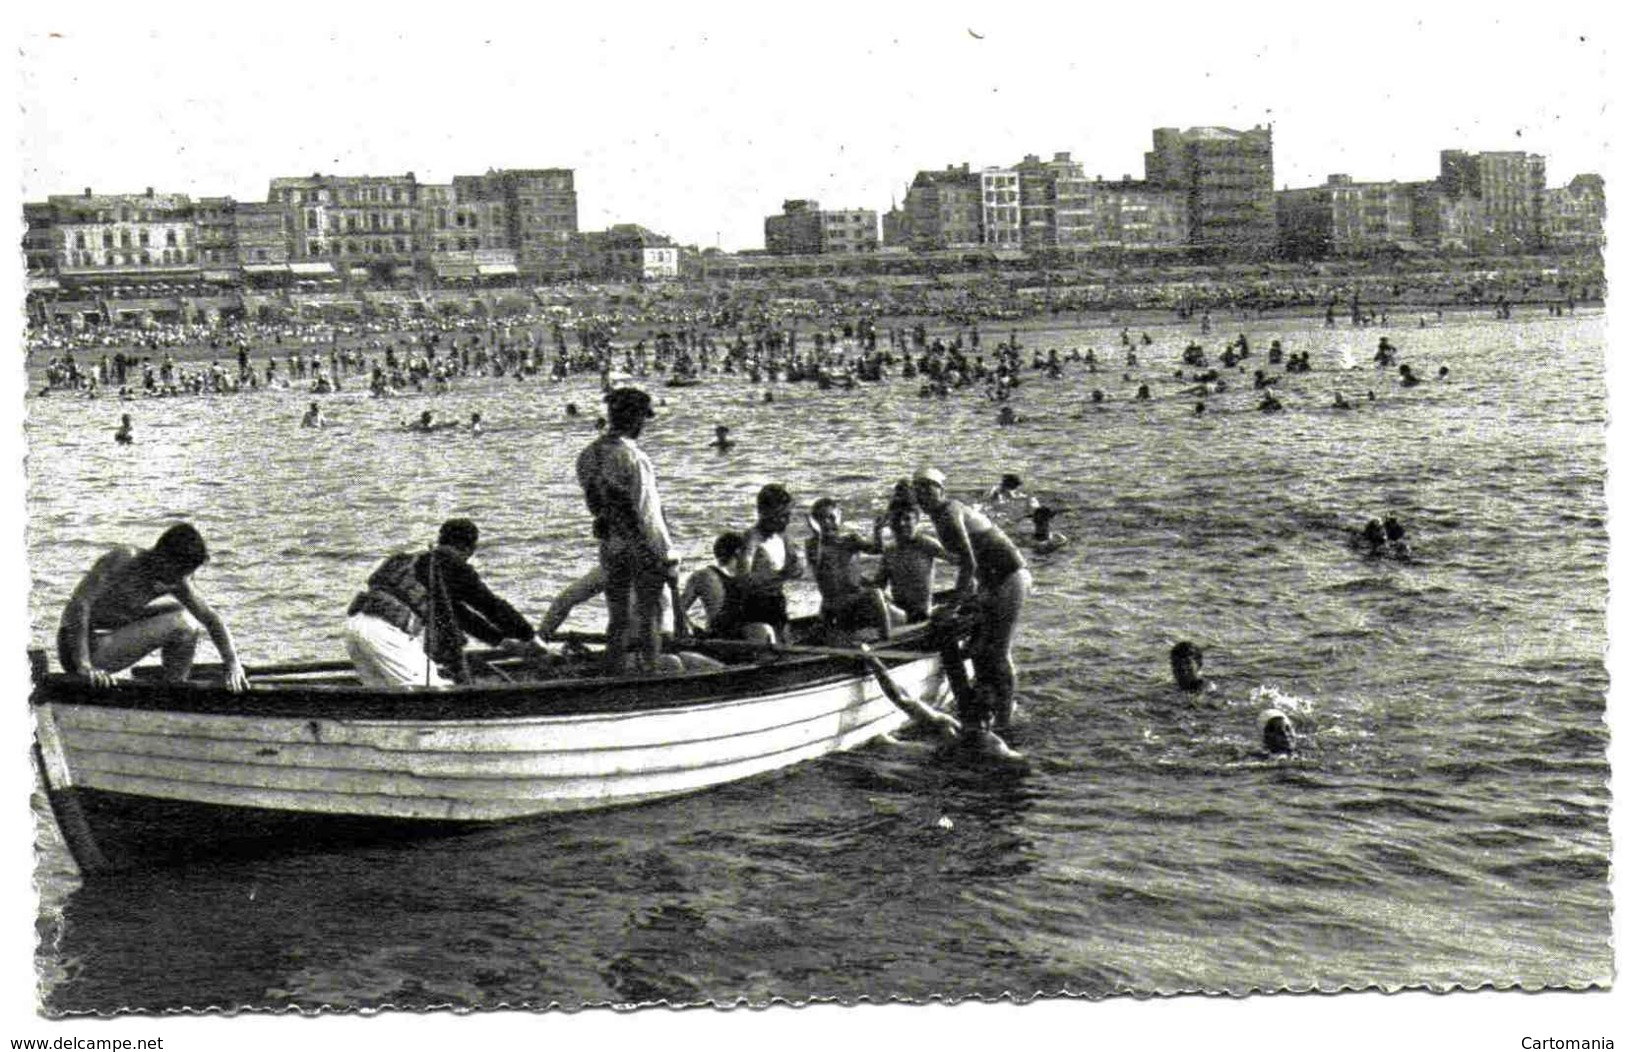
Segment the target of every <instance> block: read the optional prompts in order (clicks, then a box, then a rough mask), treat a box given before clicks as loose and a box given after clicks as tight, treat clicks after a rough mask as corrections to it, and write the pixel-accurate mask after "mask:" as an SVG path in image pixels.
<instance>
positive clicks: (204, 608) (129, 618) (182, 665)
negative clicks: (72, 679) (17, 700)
mask: <svg viewBox="0 0 1625 1052" xmlns="http://www.w3.org/2000/svg"><path fill="white" fill-rule="evenodd" d="M208 561H209V552H208V549H207V548H206V547H205V546H204V544H203V536H202V534H200V533H198V531H197V528H196V527H194V526H193V525H191V524H190V523H185V522H178V523H176V524H175V525H173V526H171V527H169V528H168V529H167V530H165V531H164V532H163V533H162V534H160V535H159V537H158V541H157V543H156V544H154V545H153V546H152V547H151V548H148V549H145V550H143V549H140V548H135V547H132V546H130V545H120V546H119V547H117V548H114V549H113V550H112V551H109V552H108V553H107V554H106V555H103V556H102V557H101V558H100V559H98V560H96V565H94V566H92V567H91V568H90V572H89V573H87V574H85V576H84V579H83V580H81V581H80V582H79V585H78V587H77V588H75V589H74V590H73V595H72V596H70V597H69V599H68V605H67V606H66V607H65V608H64V609H63V611H62V623H61V627H60V628H59V629H58V631H57V637H56V645H57V658H58V659H59V660H60V661H61V662H62V668H63V670H64V671H66V672H70V673H77V674H79V675H82V676H86V677H87V678H89V680H90V682H91V683H92V684H93V685H94V686H97V687H105V686H108V685H109V684H111V683H112V677H111V675H109V673H113V672H119V671H121V670H123V669H126V668H129V667H130V666H131V665H134V664H135V663H136V662H138V661H140V660H141V659H142V658H144V657H146V656H147V655H148V654H151V653H152V652H153V651H155V650H158V651H162V653H163V668H164V679H165V680H167V681H168V682H171V683H180V682H183V681H184V680H185V679H186V678H187V676H188V675H190V674H191V671H192V658H193V656H194V655H195V654H196V653H197V643H198V639H199V638H200V637H201V636H202V635H203V633H204V632H205V631H207V632H208V634H209V639H210V640H211V641H212V642H213V643H214V648H215V650H217V651H219V652H220V660H221V662H222V663H224V665H225V666H226V677H225V685H226V687H227V688H228V689H230V690H234V691H236V690H244V689H246V688H247V687H248V677H247V676H246V675H244V674H243V666H242V663H241V662H240V661H239V660H238V659H237V650H236V647H234V646H233V645H232V642H231V633H230V632H229V631H227V629H226V625H225V622H223V621H221V620H220V618H219V616H218V615H216V614H215V612H214V610H213V609H211V608H210V607H209V604H208V603H206V602H204V601H203V597H202V596H200V595H198V594H197V592H195V591H194V590H193V589H192V582H191V576H192V574H193V573H195V572H196V571H197V570H198V568H199V567H201V566H202V565H203V564H204V563H206V562H208Z"/></svg>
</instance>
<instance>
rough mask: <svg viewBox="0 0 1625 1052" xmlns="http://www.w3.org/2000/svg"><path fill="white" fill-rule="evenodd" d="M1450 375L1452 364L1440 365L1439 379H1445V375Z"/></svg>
mask: <svg viewBox="0 0 1625 1052" xmlns="http://www.w3.org/2000/svg"><path fill="white" fill-rule="evenodd" d="M1449 375H1450V366H1448V365H1441V366H1439V379H1441V380H1443V379H1444V378H1445V377H1447V376H1449Z"/></svg>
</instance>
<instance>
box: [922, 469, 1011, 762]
mask: <svg viewBox="0 0 1625 1052" xmlns="http://www.w3.org/2000/svg"><path fill="white" fill-rule="evenodd" d="M946 481H947V480H946V478H945V477H944V476H943V474H942V472H940V471H938V470H937V469H936V468H931V467H926V468H921V469H920V470H919V471H918V472H916V473H915V475H914V494H915V497H916V498H917V499H918V500H919V503H920V509H921V510H922V511H924V512H925V513H926V514H927V515H929V516H930V517H931V523H932V525H933V526H935V527H936V531H937V537H938V539H939V540H941V542H942V547H943V548H944V549H945V550H946V552H947V554H948V558H949V559H952V560H954V561H956V562H958V564H959V578H958V581H957V582H956V585H955V589H954V595H953V602H954V603H955V604H956V605H962V606H967V607H968V606H972V605H974V608H975V609H976V610H977V612H978V613H979V614H980V616H981V618H982V621H981V625H980V627H978V628H977V630H976V636H975V638H974V639H973V640H972V642H971V648H970V650H971V655H970V656H971V665H972V666H973V667H974V668H975V670H976V690H975V694H976V697H977V699H978V701H977V704H976V707H977V708H979V709H980V708H990V709H991V711H982V712H968V713H962V716H963V717H965V718H964V723H965V725H966V726H967V727H974V726H976V725H978V724H979V723H985V722H986V721H987V720H988V719H989V718H991V720H992V723H993V726H994V728H995V729H999V730H1002V729H1003V728H1005V727H1006V726H1008V725H1009V722H1010V716H1011V714H1012V713H1013V712H1014V710H1015V697H1016V664H1015V657H1014V655H1013V654H1012V653H1011V649H1012V646H1013V643H1014V640H1015V634H1016V625H1017V623H1018V622H1019V621H1020V620H1021V611H1022V608H1023V607H1024V606H1025V605H1026V603H1027V593H1029V592H1030V591H1032V587H1033V576H1032V572H1031V571H1029V570H1028V569H1027V561H1026V560H1025V559H1023V558H1022V556H1021V552H1020V551H1019V550H1018V549H1017V548H1016V546H1015V544H1013V543H1012V542H1011V540H1010V538H1009V537H1008V536H1006V535H1005V532H1004V531H1003V530H1001V529H999V527H998V526H996V525H995V524H994V523H993V520H992V519H989V518H988V517H987V516H986V515H984V514H982V513H981V512H979V511H977V510H976V509H975V508H972V507H969V506H967V505H965V504H963V503H961V502H960V501H957V500H954V499H952V498H950V497H949V496H948V495H947V492H946V490H945V489H944V486H945V483H946ZM989 700H990V701H991V705H990V706H989V703H988V701H989ZM962 704H963V701H962Z"/></svg>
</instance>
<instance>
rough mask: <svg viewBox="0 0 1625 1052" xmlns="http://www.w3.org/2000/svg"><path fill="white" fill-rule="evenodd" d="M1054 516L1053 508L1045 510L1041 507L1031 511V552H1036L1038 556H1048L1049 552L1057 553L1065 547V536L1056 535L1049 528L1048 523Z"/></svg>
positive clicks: (1062, 534)
mask: <svg viewBox="0 0 1625 1052" xmlns="http://www.w3.org/2000/svg"><path fill="white" fill-rule="evenodd" d="M1055 515H1056V511H1055V509H1054V508H1046V507H1044V506H1042V505H1040V506H1038V507H1036V508H1034V509H1033V511H1032V519H1033V536H1032V544H1033V551H1035V552H1037V553H1038V554H1039V555H1048V554H1049V553H1050V552H1053V551H1059V550H1060V549H1062V548H1064V547H1066V544H1067V536H1066V534H1064V533H1057V532H1055V531H1054V530H1051V529H1050V528H1049V524H1050V521H1051V520H1052V519H1054V518H1055Z"/></svg>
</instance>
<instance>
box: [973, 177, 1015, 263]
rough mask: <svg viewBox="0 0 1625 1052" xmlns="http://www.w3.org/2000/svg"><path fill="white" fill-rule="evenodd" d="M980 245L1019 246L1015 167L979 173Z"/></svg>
mask: <svg viewBox="0 0 1625 1052" xmlns="http://www.w3.org/2000/svg"><path fill="white" fill-rule="evenodd" d="M982 243H983V244H984V245H990V246H992V247H994V248H1020V247H1021V173H1020V172H1019V171H1017V170H1015V169H1014V168H987V169H984V170H983V171H982Z"/></svg>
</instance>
